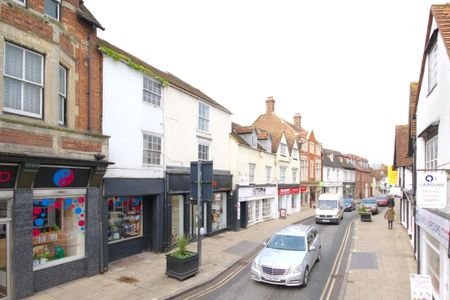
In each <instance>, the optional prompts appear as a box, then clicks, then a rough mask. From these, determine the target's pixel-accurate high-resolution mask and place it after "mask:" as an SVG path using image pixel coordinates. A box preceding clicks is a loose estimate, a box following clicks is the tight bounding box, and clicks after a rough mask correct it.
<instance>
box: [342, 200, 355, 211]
mask: <svg viewBox="0 0 450 300" xmlns="http://www.w3.org/2000/svg"><path fill="white" fill-rule="evenodd" d="M355 209H356V203H355V201H353V199H350V198H347V199H344V211H353V210H355Z"/></svg>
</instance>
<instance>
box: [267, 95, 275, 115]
mask: <svg viewBox="0 0 450 300" xmlns="http://www.w3.org/2000/svg"><path fill="white" fill-rule="evenodd" d="M273 112H275V100H274V99H273V97H272V96H270V97H269V98H267V100H266V113H268V114H271V113H273Z"/></svg>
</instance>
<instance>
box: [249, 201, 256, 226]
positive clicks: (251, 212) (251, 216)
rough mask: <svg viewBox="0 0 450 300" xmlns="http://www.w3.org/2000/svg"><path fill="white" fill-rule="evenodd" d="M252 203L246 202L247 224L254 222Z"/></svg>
mask: <svg viewBox="0 0 450 300" xmlns="http://www.w3.org/2000/svg"><path fill="white" fill-rule="evenodd" d="M253 202H254V201H247V222H248V223H249V224H251V223H254V222H255V221H256V218H255V211H254V205H253Z"/></svg>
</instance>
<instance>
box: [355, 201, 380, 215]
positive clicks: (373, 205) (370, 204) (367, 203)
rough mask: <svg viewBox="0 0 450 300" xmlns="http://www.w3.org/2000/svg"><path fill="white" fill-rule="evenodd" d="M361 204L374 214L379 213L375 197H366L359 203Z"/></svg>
mask: <svg viewBox="0 0 450 300" xmlns="http://www.w3.org/2000/svg"><path fill="white" fill-rule="evenodd" d="M359 206H360V207H361V206H364V207H365V208H366V210H368V211H370V212H372V214H373V215H377V214H378V204H377V201H376V200H375V199H374V198H365V199H362V200H361V202H360V203H359Z"/></svg>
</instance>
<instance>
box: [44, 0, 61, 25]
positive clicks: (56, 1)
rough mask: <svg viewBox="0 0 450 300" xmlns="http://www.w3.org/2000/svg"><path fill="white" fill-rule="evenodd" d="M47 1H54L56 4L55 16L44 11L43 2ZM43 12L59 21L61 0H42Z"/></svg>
mask: <svg viewBox="0 0 450 300" xmlns="http://www.w3.org/2000/svg"><path fill="white" fill-rule="evenodd" d="M47 1H51V2H55V3H56V4H57V11H56V17H55V16H52V15H49V14H47V13H46V12H45V4H46V2H47ZM44 14H45V15H46V16H48V17H50V18H52V19H55V20H58V21H59V19H60V17H61V0H45V1H44Z"/></svg>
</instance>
